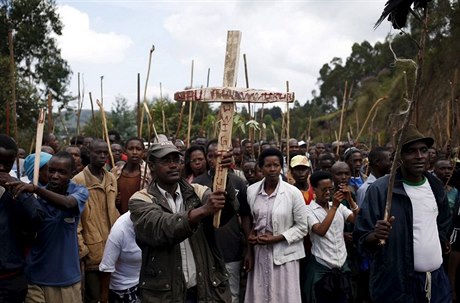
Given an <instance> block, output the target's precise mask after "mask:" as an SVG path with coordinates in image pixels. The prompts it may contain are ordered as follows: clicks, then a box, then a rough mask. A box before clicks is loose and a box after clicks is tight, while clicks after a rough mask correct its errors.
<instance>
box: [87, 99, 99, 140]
mask: <svg viewBox="0 0 460 303" xmlns="http://www.w3.org/2000/svg"><path fill="white" fill-rule="evenodd" d="M89 101H90V103H91V115H92V116H93V127H94V132H95V135H96V138H99V135H98V133H97V126H96V116H95V115H94V105H93V96H92V95H91V92H89Z"/></svg>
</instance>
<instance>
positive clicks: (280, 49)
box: [57, 0, 391, 110]
mask: <svg viewBox="0 0 460 303" xmlns="http://www.w3.org/2000/svg"><path fill="white" fill-rule="evenodd" d="M385 2H386V0H348V1H341V0H317V1H309V0H303V1H297V0H293V1H257V0H256V1H248V0H246V1H230V0H227V1H219V0H214V1H211V0H203V1H193V0H192V1H181V0H178V1H168V0H156V1H154V0H142V1H141V0H139V1H136V0H126V1H114V0H112V1H109V0H98V1H97V0H86V1H85V0H77V1H63V0H58V1H57V4H58V12H59V14H60V16H61V19H62V22H63V24H64V29H63V35H62V36H60V37H58V43H59V46H60V47H61V49H62V56H63V57H64V59H66V60H67V61H68V63H69V64H70V67H71V69H72V71H73V76H72V81H71V87H70V90H71V92H72V93H73V94H75V95H76V94H77V73H78V72H80V73H81V74H83V75H84V81H85V93H86V97H85V103H84V108H90V104H89V98H88V95H87V94H88V92H92V94H93V98H94V99H95V98H100V95H101V80H100V77H101V76H104V79H103V92H104V93H103V96H104V104H105V107H106V109H107V110H109V109H110V108H111V106H109V104H110V105H111V104H113V103H114V100H115V97H116V96H118V95H121V96H123V97H126V98H127V99H128V101H129V105H130V106H134V104H135V103H136V100H137V84H136V83H137V82H136V81H137V80H136V79H137V73H141V87H142V89H141V94H143V91H144V84H145V77H146V73H147V67H148V55H149V50H150V48H151V46H152V44H154V45H155V51H154V53H153V57H152V65H151V72H150V80H149V85H148V90H147V96H148V97H149V98H151V97H153V96H159V94H160V82H161V83H162V89H163V95H164V96H165V95H169V96H171V97H172V95H173V94H174V92H175V91H178V90H182V89H183V88H184V87H186V86H188V85H190V81H191V75H190V74H191V63H192V60H194V66H195V67H194V79H193V84H194V86H195V87H199V86H201V85H206V78H207V71H208V68H210V69H211V73H210V74H211V75H210V86H221V85H222V80H223V66H224V57H225V46H226V37H227V31H228V30H240V31H241V32H242V41H241V50H240V52H241V53H240V67H239V74H238V83H239V85H238V86H240V87H242V86H245V76H244V68H243V54H246V57H247V62H248V73H249V85H250V87H251V88H256V89H269V90H274V91H285V90H286V84H285V83H286V81H289V86H290V90H291V91H294V92H295V93H296V99H297V100H299V102H300V103H301V104H303V103H305V101H306V100H309V99H311V91H312V90H313V89H317V78H318V76H319V73H318V72H319V69H320V68H321V66H322V65H323V64H324V63H326V62H329V61H331V59H332V58H333V57H341V58H343V59H345V58H346V57H347V56H349V54H350V52H351V46H352V44H353V43H355V42H358V43H361V42H362V41H364V40H367V41H369V42H371V43H372V44H373V43H375V42H376V41H377V40H383V39H384V38H385V36H386V35H388V34H389V33H390V27H391V26H390V23H389V22H384V23H383V24H382V25H381V26H380V28H379V29H377V30H374V29H373V24H374V23H375V21H376V20H377V19H378V18H379V16H380V14H381V12H382V10H383V7H384V4H385ZM343 80H344V81H345V80H346V79H343Z"/></svg>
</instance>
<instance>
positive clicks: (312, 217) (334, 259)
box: [307, 201, 353, 268]
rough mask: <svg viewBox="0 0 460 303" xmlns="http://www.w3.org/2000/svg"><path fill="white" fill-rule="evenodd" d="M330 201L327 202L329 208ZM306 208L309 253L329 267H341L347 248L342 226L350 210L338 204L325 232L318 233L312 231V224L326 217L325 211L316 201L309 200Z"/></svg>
mask: <svg viewBox="0 0 460 303" xmlns="http://www.w3.org/2000/svg"><path fill="white" fill-rule="evenodd" d="M330 207H332V202H329V208H330ZM307 209H308V229H309V231H310V240H311V243H312V248H311V253H312V255H314V256H315V257H316V260H317V261H318V262H319V263H321V264H323V265H324V266H327V267H329V268H341V267H342V266H343V264H344V263H345V261H346V260H347V248H346V246H345V240H344V238H343V228H344V225H345V221H346V220H347V218H348V217H349V216H350V215H351V214H352V213H353V212H352V211H351V210H349V209H348V208H346V207H345V206H343V205H342V204H340V205H339V207H338V208H337V210H336V212H335V216H334V219H333V220H332V223H331V226H330V227H329V229H328V230H327V232H326V234H325V235H324V236H323V237H321V236H320V235H318V234H316V233H314V232H312V228H313V225H315V224H318V223H322V222H323V221H324V219H326V216H327V211H326V210H325V209H324V208H323V207H322V206H321V205H319V204H318V203H316V201H311V203H310V205H308V207H307Z"/></svg>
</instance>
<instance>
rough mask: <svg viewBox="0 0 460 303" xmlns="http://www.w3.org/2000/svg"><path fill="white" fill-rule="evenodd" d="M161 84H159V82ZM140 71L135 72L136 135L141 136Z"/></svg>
mask: <svg viewBox="0 0 460 303" xmlns="http://www.w3.org/2000/svg"><path fill="white" fill-rule="evenodd" d="M160 85H161V84H160ZM160 90H161V88H160ZM141 110H142V108H141V73H137V124H136V126H137V137H139V138H141V137H142V131H141Z"/></svg>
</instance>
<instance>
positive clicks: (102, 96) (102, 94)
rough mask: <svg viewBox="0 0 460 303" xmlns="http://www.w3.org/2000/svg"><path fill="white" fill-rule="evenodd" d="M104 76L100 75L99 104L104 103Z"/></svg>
mask: <svg viewBox="0 0 460 303" xmlns="http://www.w3.org/2000/svg"><path fill="white" fill-rule="evenodd" d="M103 80H104V76H101V104H104V84H103Z"/></svg>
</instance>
